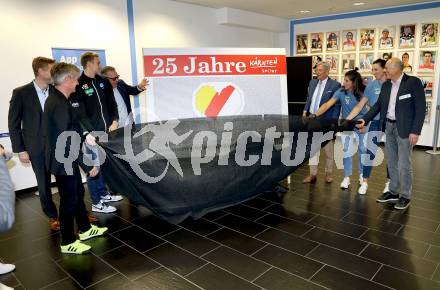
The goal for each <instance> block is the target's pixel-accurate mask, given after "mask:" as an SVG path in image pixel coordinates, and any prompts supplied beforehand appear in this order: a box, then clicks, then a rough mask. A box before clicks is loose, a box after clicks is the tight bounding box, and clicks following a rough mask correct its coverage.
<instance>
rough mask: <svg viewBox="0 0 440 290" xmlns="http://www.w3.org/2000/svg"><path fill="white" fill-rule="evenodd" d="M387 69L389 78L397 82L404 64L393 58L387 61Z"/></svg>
mask: <svg viewBox="0 0 440 290" xmlns="http://www.w3.org/2000/svg"><path fill="white" fill-rule="evenodd" d="M385 69H386V74H387V78H388V79H391V80H393V81H397V80H398V79H399V78H400V76H401V75H402V72H403V62H402V61H401V60H400V59H399V58H397V57H392V58H390V59H389V60H388V61H387V63H386V65H385Z"/></svg>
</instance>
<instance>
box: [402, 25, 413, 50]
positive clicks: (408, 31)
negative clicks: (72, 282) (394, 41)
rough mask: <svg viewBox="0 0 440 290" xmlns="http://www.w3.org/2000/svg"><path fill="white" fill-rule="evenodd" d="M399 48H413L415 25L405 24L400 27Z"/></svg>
mask: <svg viewBox="0 0 440 290" xmlns="http://www.w3.org/2000/svg"><path fill="white" fill-rule="evenodd" d="M399 31H400V36H399V47H400V48H413V47H414V44H415V40H414V39H415V35H416V25H415V24H406V25H401V26H400V29H399Z"/></svg>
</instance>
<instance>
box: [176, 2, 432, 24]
mask: <svg viewBox="0 0 440 290" xmlns="http://www.w3.org/2000/svg"><path fill="white" fill-rule="evenodd" d="M174 1H177V2H184V3H191V4H196V5H202V6H208V7H213V8H223V7H230V8H236V9H242V10H247V11H252V12H256V13H261V14H266V15H271V16H277V17H282V18H287V19H299V18H309V17H316V16H324V15H331V14H340V13H346V12H356V11H364V10H370V9H379V8H385V7H392V6H400V5H408V4H415V3H422V2H432V1H426V0H309V1H305V0H174ZM356 2H364V3H365V5H361V6H354V5H353V3H356ZM301 10H310V13H307V14H301V13H300V11H301Z"/></svg>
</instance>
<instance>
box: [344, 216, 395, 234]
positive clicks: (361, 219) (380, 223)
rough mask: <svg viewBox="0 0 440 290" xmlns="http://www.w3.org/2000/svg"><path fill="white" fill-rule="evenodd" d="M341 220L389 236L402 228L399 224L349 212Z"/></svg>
mask: <svg viewBox="0 0 440 290" xmlns="http://www.w3.org/2000/svg"><path fill="white" fill-rule="evenodd" d="M342 220H343V221H346V222H349V223H353V224H358V225H360V226H364V227H368V228H371V229H375V230H378V231H382V232H388V233H391V234H394V233H396V232H397V231H398V230H399V229H400V228H401V227H402V225H401V224H398V223H395V222H391V221H387V220H382V219H378V218H374V217H369V216H366V215H361V214H357V213H353V212H350V213H349V214H348V215H346V216H345V217H344V218H343V219H342Z"/></svg>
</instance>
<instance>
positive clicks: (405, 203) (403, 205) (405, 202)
mask: <svg viewBox="0 0 440 290" xmlns="http://www.w3.org/2000/svg"><path fill="white" fill-rule="evenodd" d="M410 202H411V200H410V199H407V198H404V197H401V198H399V201H398V202H397V203H396V204H395V205H394V208H395V209H400V210H402V209H406V208H407V207H408V206H409V204H410Z"/></svg>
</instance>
